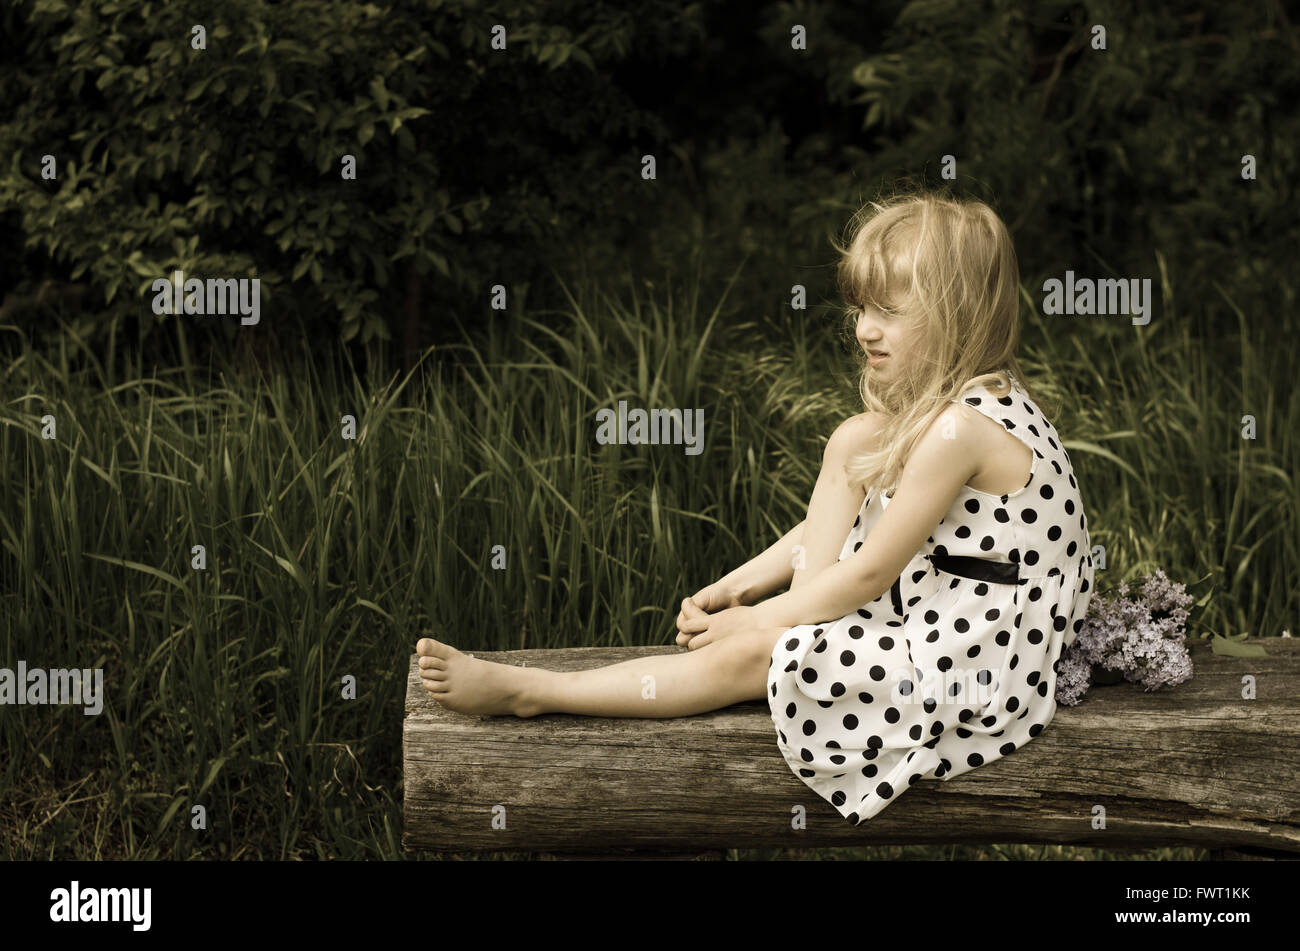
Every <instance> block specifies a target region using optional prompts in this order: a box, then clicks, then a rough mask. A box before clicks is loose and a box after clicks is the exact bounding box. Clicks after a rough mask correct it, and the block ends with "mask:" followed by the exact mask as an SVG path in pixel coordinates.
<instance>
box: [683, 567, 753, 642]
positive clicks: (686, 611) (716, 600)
mask: <svg viewBox="0 0 1300 951" xmlns="http://www.w3.org/2000/svg"><path fill="white" fill-rule="evenodd" d="M743 603H744V602H743V601H741V596H740V592H739V591H736V590H734V589H732V588H728V587H726V586H724V585H723V584H722V583H721V582H717V581H715V582H714V583H713V584H711V585H708V586H707V587H704V588H701V589H700V590H699V591H696V592H695V593H694V594H693V595H691V596H690V597H689V598H685V599H684V600H683V601H682V609H681V611H680V612H678V614H677V630H678V631H681V632H685V627H684V625H685V624H686V622H687V620H688V619H690V620H693V619H695V618H698V617H699V616H700V615H702V614H714V613H716V612H718V611H724V610H726V609H727V608H734V607H737V606H738V605H741V604H743ZM693 634H694V631H692V632H691V633H689V634H686V636H685V637H681V636H679V637H678V638H677V643H678V645H679V646H682V647H685V646H686V642H687V640H689V639H690V638H691V637H692V636H693Z"/></svg>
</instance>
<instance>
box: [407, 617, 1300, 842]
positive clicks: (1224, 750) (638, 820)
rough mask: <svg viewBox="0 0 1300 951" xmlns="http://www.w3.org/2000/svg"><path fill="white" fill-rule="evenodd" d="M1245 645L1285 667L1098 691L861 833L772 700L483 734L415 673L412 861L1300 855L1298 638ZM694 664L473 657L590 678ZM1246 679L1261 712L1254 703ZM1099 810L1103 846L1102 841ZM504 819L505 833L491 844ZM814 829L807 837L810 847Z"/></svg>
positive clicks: (927, 785) (529, 722)
mask: <svg viewBox="0 0 1300 951" xmlns="http://www.w3.org/2000/svg"><path fill="white" fill-rule="evenodd" d="M1248 643H1259V644H1263V645H1265V648H1266V650H1267V651H1268V652H1269V655H1270V656H1267V657H1259V658H1254V657H1250V658H1242V657H1220V656H1218V655H1216V654H1214V653H1212V651H1211V650H1210V647H1209V644H1208V643H1207V642H1204V641H1196V642H1193V643H1192V644H1191V645H1189V647H1190V651H1191V655H1192V662H1193V665H1194V668H1195V677H1194V678H1193V679H1192V680H1190V681H1188V682H1187V683H1184V684H1180V685H1178V686H1176V687H1173V688H1165V689H1162V690H1159V691H1152V692H1145V691H1143V690H1142V688H1141V687H1139V686H1137V685H1136V684H1130V683H1121V684H1116V685H1113V686H1106V687H1093V688H1091V689H1090V690H1089V691H1088V694H1087V695H1086V696H1085V698H1084V700H1083V702H1082V703H1081V704H1079V705H1078V706H1076V707H1059V708H1058V709H1057V712H1056V716H1055V717H1054V718H1053V720H1052V721H1051V723H1050V724H1049V725H1048V727H1047V728H1046V729H1045V730H1044V731H1043V733H1042V734H1040V735H1039V736H1038V737H1036V738H1035V739H1034V740H1033V741H1032V742H1030V743H1029V744H1027V745H1026V746H1024V747H1023V748H1021V749H1019V750H1017V751H1016V752H1014V753H1012V754H1010V755H1009V756H1004V757H1003V758H1002V759H999V760H997V761H995V762H993V763H989V764H987V765H985V766H981V767H979V768H977V769H975V770H972V771H971V772H969V773H966V774H964V775H962V776H958V777H956V778H954V779H953V780H952V781H951V782H943V781H938V780H922V781H920V782H918V783H916V784H915V785H914V786H911V787H908V789H907V790H906V791H905V792H904V793H903V794H902V795H900V796H899V797H898V799H897V800H896V801H895V802H893V803H891V804H890V805H889V806H888V807H887V808H886V809H885V810H884V811H883V812H882V813H880V814H879V815H878V816H876V817H875V818H874V819H871V820H868V821H867V822H864V823H863V824H862V825H860V826H856V827H855V826H852V825H850V824H849V823H848V821H847V820H845V819H844V818H843V817H842V816H840V814H839V813H838V812H837V811H836V810H835V809H834V807H833V806H831V804H830V803H829V802H826V801H825V800H823V799H822V798H821V797H820V796H818V795H817V794H816V793H814V792H813V791H812V790H811V789H810V788H809V787H807V786H806V785H804V783H803V782H802V781H801V780H800V779H799V778H798V777H796V776H795V775H794V774H793V773H792V772H791V770H790V768H789V766H787V765H786V763H785V761H784V760H783V759H782V757H781V755H780V753H779V752H778V750H777V748H776V742H775V739H776V733H775V728H774V726H773V724H772V720H771V717H770V714H769V712H768V707H767V704H766V702H765V701H761V700H760V701H754V702H749V703H743V704H737V705H735V706H731V707H727V708H725V709H722V710H716V711H713V712H710V713H705V714H700V715H697V716H693V717H684V718H678V719H650V718H646V719H632V718H599V717H581V716H571V715H568V714H548V715H544V716H540V717H535V718H531V719H519V718H516V717H487V718H479V717H471V716H464V715H461V714H457V713H452V712H449V711H447V710H444V709H443V708H442V707H441V706H440V705H438V704H437V703H436V702H434V701H433V700H432V699H431V698H430V697H429V696H428V694H427V692H426V691H425V690H424V689H423V688H422V687H421V686H420V683H419V676H418V673H417V672H416V671H417V668H416V666H415V656H414V655H412V656H411V658H410V668H409V670H408V682H407V697H406V717H405V723H404V727H403V769H404V782H405V801H404V819H405V822H404V825H405V828H404V831H403V844H404V846H405V847H406V848H407V849H410V850H433V851H445V852H471V851H472V852H478V851H498V850H539V851H545V852H561V853H567V852H587V853H593V852H608V851H612V850H619V849H637V850H661V851H665V852H678V853H685V852H691V853H699V852H703V851H708V850H720V849H728V848H764V847H784V848H812V847H824V846H845V845H897V844H914V843H931V844H939V843H945V844H951V843H957V842H962V843H986V844H987V843H1012V842H1019V843H1054V844H1067V845H1082V846H1092V847H1096V848H1103V849H1135V848H1136V849H1142V848H1156V847H1161V846H1197V847H1205V848H1209V849H1212V850H1219V851H1217V854H1220V855H1224V856H1228V855H1230V854H1231V851H1222V850H1241V849H1244V850H1246V851H1247V852H1250V851H1256V852H1261V853H1264V852H1271V853H1274V854H1278V853H1300V781H1298V779H1300V776H1298V775H1297V766H1298V764H1300V651H1298V650H1297V648H1296V643H1297V641H1295V640H1293V639H1291V638H1252V639H1250V640H1249V641H1248ZM684 650H685V649H684V648H679V647H675V646H666V647H631V648H573V649H566V650H524V651H500V652H484V651H474V652H473V654H474V656H476V657H480V658H482V659H485V660H493V661H497V662H502V663H512V664H521V663H526V664H528V665H529V666H537V667H545V668H549V669H552V670H581V669H586V668H589V667H597V666H601V665H604V664H611V663H619V662H621V661H624V660H628V659H631V658H635V657H647V656H653V655H657V654H673V653H683V652H684ZM1247 675H1249V676H1252V677H1253V678H1254V679H1255V689H1256V691H1257V699H1253V700H1245V699H1243V698H1242V690H1243V683H1242V678H1243V677H1245V676H1247ZM1098 806H1101V807H1104V810H1105V825H1104V828H1098V827H1095V824H1096V820H1095V819H1094V810H1095V807H1098ZM497 807H500V808H497ZM494 811H495V813H496V814H497V815H499V816H503V817H504V820H505V828H504V829H494V828H493V817H494ZM801 811H802V812H803V813H804V814H806V824H805V827H804V828H796V827H795V825H794V823H793V822H792V820H793V819H794V818H795V816H796V814H798V813H799V812H801ZM498 824H499V820H498Z"/></svg>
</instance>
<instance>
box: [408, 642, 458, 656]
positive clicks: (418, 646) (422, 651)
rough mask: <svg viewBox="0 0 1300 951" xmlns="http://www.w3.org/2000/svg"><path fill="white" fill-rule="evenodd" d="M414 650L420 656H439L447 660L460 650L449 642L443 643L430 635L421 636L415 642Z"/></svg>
mask: <svg viewBox="0 0 1300 951" xmlns="http://www.w3.org/2000/svg"><path fill="white" fill-rule="evenodd" d="M415 652H416V653H417V654H419V655H420V656H421V657H440V658H442V659H443V660H447V659H449V658H451V657H453V656H454V655H456V654H459V653H460V651H458V650H456V648H454V647H452V646H451V645H450V644H444V643H443V642H442V641H438V640H434V639H433V638H432V637H422V638H420V639H419V640H418V641H416V642H415Z"/></svg>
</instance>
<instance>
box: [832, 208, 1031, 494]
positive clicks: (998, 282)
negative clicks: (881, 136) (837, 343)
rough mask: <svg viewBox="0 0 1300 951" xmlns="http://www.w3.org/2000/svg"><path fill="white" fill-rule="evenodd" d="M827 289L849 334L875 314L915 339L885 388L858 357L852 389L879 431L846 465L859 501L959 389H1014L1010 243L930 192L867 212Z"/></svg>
mask: <svg viewBox="0 0 1300 951" xmlns="http://www.w3.org/2000/svg"><path fill="white" fill-rule="evenodd" d="M848 232H849V234H850V235H851V237H850V239H849V242H848V245H847V247H841V246H840V245H839V244H838V243H836V244H835V247H836V250H837V251H839V252H840V254H841V258H840V262H839V266H838V272H837V278H838V284H839V290H840V294H841V295H842V296H843V298H844V301H845V304H846V305H847V311H846V316H847V318H848V325H847V326H848V330H849V333H850V334H851V335H853V334H854V328H855V327H856V324H857V317H858V313H859V312H860V311H861V309H862V308H863V307H864V306H867V305H870V306H874V307H878V308H881V309H882V310H885V311H888V312H889V313H891V314H893V315H894V316H895V317H896V318H897V319H899V320H901V321H902V322H903V326H904V328H910V329H913V330H915V331H917V332H918V336H917V337H916V338H915V340H916V343H915V344H914V346H913V349H912V355H911V358H910V359H909V361H908V362H907V363H906V365H902V366H896V367H894V368H893V369H894V372H893V373H892V374H891V378H890V379H889V380H887V381H886V380H883V379H882V378H881V377H880V376H879V375H877V374H876V373H875V372H874V371H873V370H872V369H871V368H870V365H869V364H868V363H867V359H866V354H865V353H863V351H862V347H861V345H858V344H856V341H855V345H854V347H853V352H854V354H855V355H856V357H857V359H858V361H859V365H860V376H859V384H858V389H859V393H860V395H861V397H862V403H863V406H864V407H865V409H866V410H867V411H868V412H874V413H880V414H883V415H884V416H885V417H886V419H887V421H886V422H885V424H884V426H883V428H882V429H881V430H880V435H879V437H878V440H877V442H876V444H875V447H874V448H873V449H871V450H869V451H865V452H862V453H860V454H858V455H856V456H854V457H852V458H850V459H849V461H848V463H847V464H846V465H845V473H846V474H847V476H848V480H849V483H850V484H851V485H854V486H863V487H864V488H866V489H867V490H868V491H869V490H870V489H872V488H873V487H874V488H878V489H881V490H884V489H887V488H890V487H892V486H893V485H895V483H896V482H897V480H898V477H899V473H900V472H901V470H902V468H903V463H904V462H905V461H906V459H907V457H908V454H909V453H910V452H911V450H912V447H913V445H914V444H915V443H916V441H917V440H918V439H919V438H920V437H921V435H922V434H923V433H924V432H925V431H926V429H928V428H929V426H930V424H931V423H933V422H934V420H935V419H936V418H937V417H938V416H939V414H940V413H942V412H943V410H944V409H945V408H946V407H947V406H948V404H949V401H951V400H953V399H955V398H956V397H958V396H959V395H960V394H961V393H962V391H963V390H965V389H966V388H967V387H968V386H971V385H973V384H976V383H979V384H983V385H985V386H988V387H990V389H993V390H994V391H995V394H996V395H998V396H1005V395H1006V394H1007V393H1008V392H1010V379H1009V377H1014V378H1015V379H1016V381H1017V382H1019V383H1020V385H1021V387H1022V388H1023V389H1024V390H1025V393H1026V394H1027V395H1029V396H1030V399H1033V398H1034V397H1033V396H1032V394H1030V392H1029V388H1028V384H1027V383H1026V382H1025V380H1024V376H1023V375H1022V373H1021V371H1020V365H1019V364H1018V363H1017V361H1016V348H1017V346H1018V344H1019V330H1020V328H1019V295H1020V268H1019V265H1018V263H1017V261H1016V252H1015V248H1014V247H1013V245H1012V242H1011V235H1010V234H1009V233H1008V231H1007V228H1006V225H1004V224H1003V223H1002V219H1001V218H999V217H998V215H997V213H996V212H994V211H993V209H992V208H990V207H989V206H988V205H986V204H984V203H983V202H981V201H978V200H975V199H959V198H955V197H951V196H948V195H945V194H939V193H935V192H918V193H915V194H895V195H894V196H893V197H890V198H886V199H885V200H883V201H881V202H874V201H872V202H869V203H868V204H867V205H865V206H864V207H863V208H862V209H860V210H859V211H858V212H857V214H855V215H854V216H853V219H852V220H851V221H850V223H849V226H848Z"/></svg>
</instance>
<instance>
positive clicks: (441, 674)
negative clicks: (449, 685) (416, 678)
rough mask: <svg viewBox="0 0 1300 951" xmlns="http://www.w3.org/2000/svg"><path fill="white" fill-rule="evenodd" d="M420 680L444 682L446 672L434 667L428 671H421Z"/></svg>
mask: <svg viewBox="0 0 1300 951" xmlns="http://www.w3.org/2000/svg"><path fill="white" fill-rule="evenodd" d="M420 679H421V680H446V679H447V671H445V670H439V669H438V668H436V667H435V668H432V669H430V670H422V671H420Z"/></svg>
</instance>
